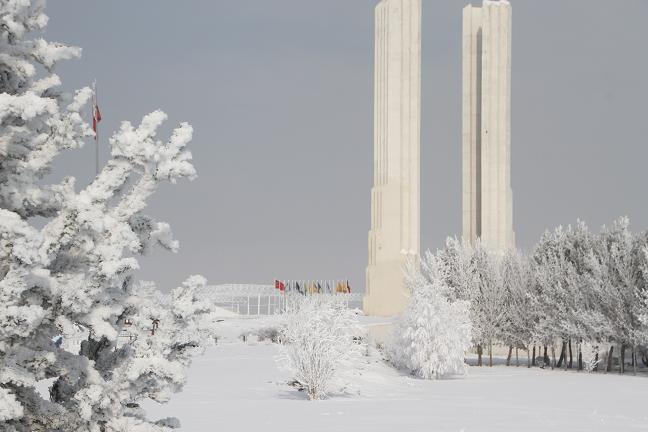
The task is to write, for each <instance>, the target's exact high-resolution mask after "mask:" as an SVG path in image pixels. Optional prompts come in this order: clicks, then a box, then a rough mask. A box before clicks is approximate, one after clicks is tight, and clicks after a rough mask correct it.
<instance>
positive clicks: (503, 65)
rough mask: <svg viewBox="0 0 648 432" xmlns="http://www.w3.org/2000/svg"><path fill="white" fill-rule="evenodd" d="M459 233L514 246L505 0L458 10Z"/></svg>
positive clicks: (507, 9)
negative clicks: (460, 51) (460, 34)
mask: <svg viewBox="0 0 648 432" xmlns="http://www.w3.org/2000/svg"><path fill="white" fill-rule="evenodd" d="M462 156H463V238H464V240H466V241H468V242H470V243H472V244H474V243H475V241H476V240H477V239H478V238H480V239H481V242H482V244H483V245H485V246H486V247H488V248H491V249H494V250H499V251H502V250H505V249H507V248H511V247H514V245H515V235H514V232H513V192H512V190H511V5H510V4H509V2H508V1H505V0H502V1H489V0H484V3H483V5H482V7H481V8H480V7H473V6H471V5H468V6H466V7H465V8H464V10H463V148H462Z"/></svg>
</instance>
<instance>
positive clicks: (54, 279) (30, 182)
mask: <svg viewBox="0 0 648 432" xmlns="http://www.w3.org/2000/svg"><path fill="white" fill-rule="evenodd" d="M44 5H45V2H44V1H43V0H32V1H29V0H22V1H9V2H6V1H4V2H0V24H1V25H0V52H1V53H2V54H1V59H0V69H1V71H0V136H1V137H2V139H1V140H0V166H1V167H2V169H1V170H0V419H1V421H2V422H3V424H2V430H6V431H19V432H23V431H30V432H31V431H33V432H40V431H92V432H111V431H133V432H137V431H147V432H151V431H166V430H169V428H170V427H172V426H173V425H174V424H177V422H176V421H174V420H170V419H167V420H164V421H161V422H159V423H154V422H151V421H149V420H147V419H146V416H145V413H144V412H143V411H142V410H141V409H140V408H139V407H140V402H141V401H142V400H144V399H153V400H156V401H160V402H164V401H166V400H168V399H169V396H170V394H171V393H173V392H177V391H179V390H180V389H181V387H182V385H183V384H184V381H185V371H186V368H187V367H188V365H189V362H190V360H191V358H192V356H193V355H195V354H198V353H200V352H201V349H202V346H203V345H204V344H205V343H208V342H209V339H210V336H209V335H210V334H211V324H212V318H211V315H212V314H211V312H210V310H209V305H207V304H203V303H202V302H200V301H199V300H198V299H197V298H195V296H194V295H193V294H192V288H194V287H196V286H199V285H201V284H204V279H202V278H200V277H191V278H190V279H188V280H187V282H186V283H185V284H184V285H183V287H181V288H179V289H178V290H176V291H174V293H173V295H172V297H163V296H160V295H159V292H157V290H156V289H155V287H154V286H152V285H151V284H138V283H135V271H136V270H137V269H138V262H137V258H136V257H137V256H138V255H141V254H144V253H147V252H148V251H150V250H151V249H152V248H153V247H155V246H159V247H162V248H164V249H167V250H170V251H176V250H177V249H178V243H177V242H176V241H175V240H174V239H173V236H172V234H171V231H170V228H169V225H168V224H166V223H164V222H159V221H156V220H155V219H153V218H152V217H150V216H148V215H146V214H145V213H144V212H143V211H144V208H145V207H146V202H147V200H148V199H149V198H150V196H151V195H152V194H153V193H154V192H155V190H156V188H157V187H158V185H160V184H161V183H164V182H171V183H175V182H177V181H179V180H182V179H192V178H193V177H195V175H196V173H195V170H194V167H193V165H192V164H191V154H190V153H189V152H188V151H187V150H186V146H187V144H188V143H189V142H190V141H191V138H192V128H191V126H190V125H189V124H186V123H182V124H180V126H179V127H177V128H176V129H175V130H174V131H173V132H172V134H171V136H170V137H169V138H168V139H167V140H163V139H161V138H160V137H158V134H157V131H158V129H159V128H160V127H161V125H162V124H163V123H164V121H165V120H166V115H165V114H164V113H163V112H161V111H155V112H153V113H151V114H148V115H146V116H144V118H143V119H142V121H141V123H140V124H139V125H136V126H134V125H132V124H131V123H129V122H124V123H122V125H121V127H120V129H119V131H118V132H117V133H115V134H114V135H113V136H112V138H111V139H110V146H111V155H110V158H109V160H108V161H107V163H106V165H105V166H104V167H103V168H102V169H101V171H100V172H99V174H98V175H97V177H96V178H94V179H92V180H91V181H90V183H89V184H88V185H80V187H79V188H78V189H77V188H75V184H74V179H73V178H70V177H66V178H64V180H63V181H62V182H60V183H59V184H54V185H51V184H47V179H46V175H47V174H49V172H50V170H51V167H52V162H53V160H54V159H55V158H56V157H57V156H58V155H59V154H60V153H61V152H62V151H65V150H69V149H76V148H79V147H81V146H82V145H83V143H84V141H85V140H86V139H89V138H91V137H92V136H93V132H92V129H91V128H90V127H89V125H88V124H87V123H86V122H85V121H84V120H83V117H82V115H83V112H84V111H85V112H86V113H89V111H90V108H89V107H87V103H88V101H89V100H90V99H91V97H92V91H91V90H90V89H89V88H84V89H81V90H79V91H77V92H76V93H75V94H74V95H70V94H66V93H63V92H61V91H60V90H58V87H59V86H60V84H61V80H60V78H59V77H58V76H57V75H55V74H54V73H53V72H52V71H53V69H54V66H55V65H56V63H57V62H58V61H60V60H65V59H69V58H73V57H78V56H79V55H80V49H78V48H72V47H67V46H65V45H62V44H59V43H51V42H47V41H45V40H43V39H41V38H38V37H37V35H38V33H39V32H40V31H42V30H43V28H44V27H45V24H46V23H47V16H46V15H45V14H44V13H43V9H44ZM32 38H35V39H32ZM86 116H87V115H86ZM43 224H44V226H43ZM41 226H42V228H41ZM126 328H128V333H129V334H130V335H131V336H129V337H128V338H122V333H123V332H124V331H125V329H126ZM69 334H84V335H86V336H85V337H86V339H85V340H84V341H83V342H82V343H81V344H80V349H77V348H76V347H75V348H74V349H73V348H69V349H66V346H65V341H64V343H63V345H62V346H61V347H59V346H58V345H57V344H56V343H55V342H53V340H58V339H56V338H57V336H59V335H64V339H65V337H66V336H65V335H69ZM59 345H60V344H59ZM43 380H51V381H53V384H52V385H51V387H50V389H49V390H50V394H49V398H43V397H42V396H41V395H40V393H39V392H38V391H37V390H36V384H37V382H38V381H43Z"/></svg>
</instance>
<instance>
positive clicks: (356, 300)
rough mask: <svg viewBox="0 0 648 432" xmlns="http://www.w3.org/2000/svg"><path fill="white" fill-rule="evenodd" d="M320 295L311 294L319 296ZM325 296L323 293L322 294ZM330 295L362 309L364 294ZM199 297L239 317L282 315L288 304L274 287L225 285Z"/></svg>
mask: <svg viewBox="0 0 648 432" xmlns="http://www.w3.org/2000/svg"><path fill="white" fill-rule="evenodd" d="M317 294H320V293H310V294H309V295H317ZM322 294H323V293H322ZM330 294H334V295H339V296H341V297H343V299H344V301H345V302H346V304H347V307H350V308H356V307H357V308H361V307H362V293H336V292H335V291H333V292H332V293H330ZM199 295H201V296H204V298H208V299H210V300H212V301H213V302H214V304H215V305H217V306H219V307H221V308H223V309H226V310H228V311H231V312H234V313H236V314H239V315H248V316H255V315H256V316H260V315H274V314H278V313H281V311H282V310H283V309H284V307H285V304H286V293H285V291H281V290H279V289H277V288H276V287H275V286H273V285H253V284H224V285H214V286H206V287H204V288H201V289H200V291H199Z"/></svg>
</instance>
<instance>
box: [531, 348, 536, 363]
mask: <svg viewBox="0 0 648 432" xmlns="http://www.w3.org/2000/svg"><path fill="white" fill-rule="evenodd" d="M535 349H536V347H535V345H533V356H532V357H531V366H535Z"/></svg>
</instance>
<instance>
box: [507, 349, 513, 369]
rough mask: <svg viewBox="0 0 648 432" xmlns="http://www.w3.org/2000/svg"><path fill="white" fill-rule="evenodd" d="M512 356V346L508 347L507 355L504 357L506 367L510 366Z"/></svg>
mask: <svg viewBox="0 0 648 432" xmlns="http://www.w3.org/2000/svg"><path fill="white" fill-rule="evenodd" d="M512 355H513V345H509V353H508V356H507V357H506V366H511V356H512Z"/></svg>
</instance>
